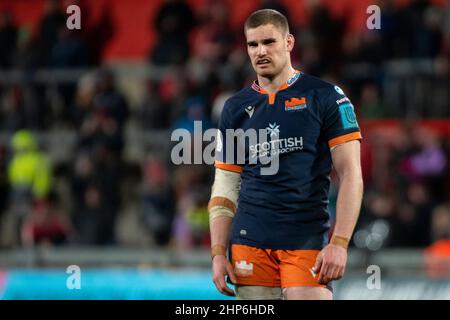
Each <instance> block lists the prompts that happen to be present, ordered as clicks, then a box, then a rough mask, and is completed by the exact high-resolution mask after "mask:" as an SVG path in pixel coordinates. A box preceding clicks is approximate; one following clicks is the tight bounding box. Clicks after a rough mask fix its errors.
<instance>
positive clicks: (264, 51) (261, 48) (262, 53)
mask: <svg viewBox="0 0 450 320" xmlns="http://www.w3.org/2000/svg"><path fill="white" fill-rule="evenodd" d="M257 54H258V57H262V56H265V55H266V54H267V49H266V46H263V45H259V46H258V50H257Z"/></svg>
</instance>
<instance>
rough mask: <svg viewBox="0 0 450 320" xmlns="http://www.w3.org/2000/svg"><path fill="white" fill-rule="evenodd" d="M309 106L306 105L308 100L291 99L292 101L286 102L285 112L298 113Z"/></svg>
mask: <svg viewBox="0 0 450 320" xmlns="http://www.w3.org/2000/svg"><path fill="white" fill-rule="evenodd" d="M307 107H308V105H307V104H306V98H304V97H303V98H291V99H290V100H286V101H284V110H285V111H298V110H303V109H306V108H307Z"/></svg>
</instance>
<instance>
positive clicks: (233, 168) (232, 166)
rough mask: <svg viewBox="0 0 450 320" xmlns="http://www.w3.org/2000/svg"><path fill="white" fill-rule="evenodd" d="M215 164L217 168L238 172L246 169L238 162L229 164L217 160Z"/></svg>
mask: <svg viewBox="0 0 450 320" xmlns="http://www.w3.org/2000/svg"><path fill="white" fill-rule="evenodd" d="M214 166H215V167H216V168H219V169H222V170H226V171H231V172H237V173H241V172H242V171H243V170H244V168H243V167H242V166H238V165H236V164H228V163H224V162H220V161H217V160H216V161H215V162H214Z"/></svg>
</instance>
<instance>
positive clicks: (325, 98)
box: [319, 86, 362, 148]
mask: <svg viewBox="0 0 450 320" xmlns="http://www.w3.org/2000/svg"><path fill="white" fill-rule="evenodd" d="M321 91H322V92H321V93H320V94H319V99H320V104H321V118H322V126H323V134H324V135H325V139H326V141H327V142H328V146H329V147H330V148H333V147H335V146H337V145H339V144H341V143H345V142H347V141H351V140H362V135H361V130H360V128H359V125H358V121H357V119H356V115H355V110H354V107H353V104H352V103H351V101H350V99H349V98H347V96H346V95H345V93H344V92H343V91H342V89H341V88H339V87H338V86H334V87H333V86H330V87H327V88H325V89H322V90H321Z"/></svg>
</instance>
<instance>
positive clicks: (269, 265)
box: [231, 244, 331, 289]
mask: <svg viewBox="0 0 450 320" xmlns="http://www.w3.org/2000/svg"><path fill="white" fill-rule="evenodd" d="M319 252H320V251H319V250H272V249H259V248H255V247H250V246H246V245H241V244H233V245H232V246H231V263H232V265H233V269H234V273H235V275H236V278H237V284H240V285H251V286H266V287H281V288H288V287H298V286H314V287H323V288H329V289H331V287H330V283H329V284H328V285H322V284H319V282H318V280H319V275H318V274H314V273H313V271H312V267H313V266H314V264H315V262H316V257H317V255H318V254H319Z"/></svg>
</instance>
